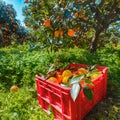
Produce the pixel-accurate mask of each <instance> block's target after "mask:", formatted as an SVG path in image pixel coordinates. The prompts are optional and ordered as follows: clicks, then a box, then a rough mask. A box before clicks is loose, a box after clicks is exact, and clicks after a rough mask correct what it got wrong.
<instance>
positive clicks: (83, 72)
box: [75, 68, 88, 75]
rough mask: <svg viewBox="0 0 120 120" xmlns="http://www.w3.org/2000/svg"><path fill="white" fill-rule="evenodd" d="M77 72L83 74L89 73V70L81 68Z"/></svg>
mask: <svg viewBox="0 0 120 120" xmlns="http://www.w3.org/2000/svg"><path fill="white" fill-rule="evenodd" d="M75 73H76V74H78V75H82V74H87V73H88V72H87V70H86V69H85V68H80V69H78V70H77V71H76V72H75Z"/></svg>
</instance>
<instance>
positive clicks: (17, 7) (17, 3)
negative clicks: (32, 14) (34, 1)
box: [3, 0, 25, 24]
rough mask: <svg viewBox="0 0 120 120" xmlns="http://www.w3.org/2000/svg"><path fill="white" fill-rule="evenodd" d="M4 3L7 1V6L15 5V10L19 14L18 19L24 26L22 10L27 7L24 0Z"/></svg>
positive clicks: (12, 0)
mask: <svg viewBox="0 0 120 120" xmlns="http://www.w3.org/2000/svg"><path fill="white" fill-rule="evenodd" d="M3 1H5V2H6V3H7V4H12V5H13V7H14V9H15V10H16V12H17V19H19V20H20V21H21V22H22V24H23V20H24V16H23V15H22V8H23V7H24V6H25V4H24V0H3Z"/></svg>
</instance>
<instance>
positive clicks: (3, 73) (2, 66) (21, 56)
mask: <svg viewBox="0 0 120 120" xmlns="http://www.w3.org/2000/svg"><path fill="white" fill-rule="evenodd" d="M66 51H67V52H66ZM113 53H114V54H113ZM0 56H1V57H0V120H53V118H54V116H53V115H50V116H48V115H47V114H46V113H45V112H44V111H43V110H42V109H41V108H40V107H39V104H38V100H37V93H36V87H35V75H36V74H45V73H46V72H47V70H48V69H49V67H50V66H51V65H52V63H53V62H54V60H57V61H58V62H59V66H57V67H58V68H62V67H65V66H66V65H68V64H69V63H84V64H99V65H104V66H107V67H108V69H109V73H108V90H107V91H108V92H107V98H106V99H105V100H104V101H102V102H100V103H99V104H97V105H96V106H95V107H94V109H93V110H92V111H91V112H90V113H89V114H88V115H87V116H86V117H85V120H119V119H120V101H119V100H120V89H119V86H120V79H119V75H120V74H119V72H120V57H119V56H120V46H118V47H113V46H106V48H103V49H101V50H98V51H97V52H96V53H94V54H90V53H89V51H87V50H84V49H78V48H74V49H66V50H65V49H64V50H60V51H59V52H56V53H54V52H52V53H48V52H47V51H46V50H41V49H35V50H33V51H32V52H30V51H29V46H28V45H24V46H17V48H15V47H9V48H3V49H0ZM14 84H16V85H18V86H19V90H18V92H15V93H13V92H9V89H10V87H11V86H12V85H14Z"/></svg>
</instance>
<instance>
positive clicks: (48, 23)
mask: <svg viewBox="0 0 120 120" xmlns="http://www.w3.org/2000/svg"><path fill="white" fill-rule="evenodd" d="M50 24H51V23H50V20H49V19H47V20H45V21H44V25H45V26H46V27H49V26H50Z"/></svg>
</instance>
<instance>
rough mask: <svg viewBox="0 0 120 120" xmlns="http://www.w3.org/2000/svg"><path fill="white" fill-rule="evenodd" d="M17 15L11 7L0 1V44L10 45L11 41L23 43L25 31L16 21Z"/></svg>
mask: <svg viewBox="0 0 120 120" xmlns="http://www.w3.org/2000/svg"><path fill="white" fill-rule="evenodd" d="M16 16H17V13H16V11H15V9H14V8H13V5H11V4H6V3H5V2H4V1H3V0H0V44H1V46H2V45H3V46H5V45H10V44H11V42H12V40H16V41H18V42H23V41H24V40H25V37H26V35H27V31H26V29H25V28H24V27H23V26H22V25H21V24H20V21H19V20H18V19H16Z"/></svg>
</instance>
